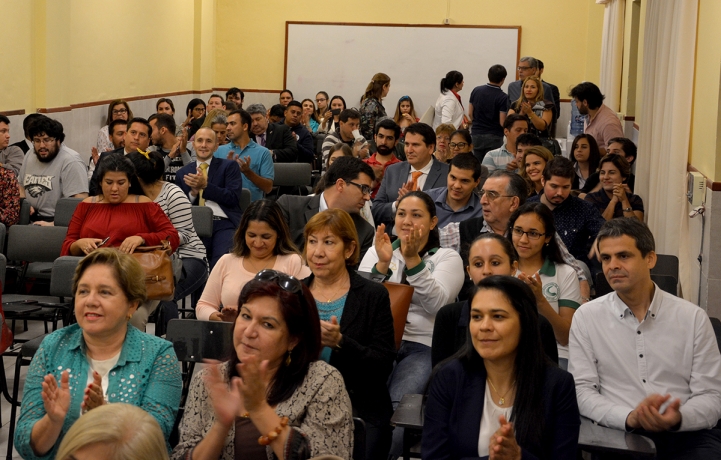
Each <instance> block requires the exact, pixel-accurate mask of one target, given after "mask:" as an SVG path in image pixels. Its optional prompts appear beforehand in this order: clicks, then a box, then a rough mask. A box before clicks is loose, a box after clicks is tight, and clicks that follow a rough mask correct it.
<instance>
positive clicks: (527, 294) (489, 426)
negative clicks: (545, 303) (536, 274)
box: [421, 275, 581, 460]
mask: <svg viewBox="0 0 721 460" xmlns="http://www.w3.org/2000/svg"><path fill="white" fill-rule="evenodd" d="M468 302H469V304H470V314H469V324H468V327H467V333H468V336H469V337H470V338H469V340H468V341H467V342H466V343H465V345H464V347H463V349H462V350H461V351H459V353H458V354H457V355H455V356H454V358H453V359H451V360H449V361H447V362H445V363H442V364H441V365H439V366H438V367H437V368H436V369H435V370H434V374H433V377H432V378H431V382H430V384H429V388H428V399H427V401H426V406H425V411H424V417H425V420H424V423H423V438H422V441H421V443H422V445H421V453H422V458H423V459H439V458H443V459H461V458H476V459H479V458H483V459H489V458H490V459H492V460H501V459H504V460H511V459H513V460H521V459H538V460H573V459H575V458H577V455H578V454H577V449H578V435H579V432H580V428H581V418H580V415H579V410H578V403H577V402H576V388H575V384H574V381H573V376H572V375H571V374H569V373H568V372H566V371H564V370H561V369H559V368H558V367H557V366H556V365H555V364H553V363H552V362H551V361H550V360H549V359H548V358H547V357H546V356H544V354H543V351H542V349H541V347H540V342H541V338H540V334H539V330H540V329H539V325H538V319H539V315H538V311H537V309H536V305H535V304H536V302H535V299H534V294H533V293H532V292H531V289H529V288H528V286H526V285H525V284H524V283H523V282H521V281H520V280H518V279H515V278H513V277H510V276H497V275H495V276H489V277H487V278H484V279H482V280H481V281H480V282H479V283H478V286H477V287H476V288H475V289H474V290H473V291H472V292H471V295H470V298H469V300H468Z"/></svg>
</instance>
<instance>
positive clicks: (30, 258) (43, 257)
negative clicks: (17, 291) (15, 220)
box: [7, 225, 68, 285]
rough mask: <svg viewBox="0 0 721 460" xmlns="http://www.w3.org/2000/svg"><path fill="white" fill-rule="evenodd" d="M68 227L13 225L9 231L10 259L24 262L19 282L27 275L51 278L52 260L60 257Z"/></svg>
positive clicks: (8, 256)
mask: <svg viewBox="0 0 721 460" xmlns="http://www.w3.org/2000/svg"><path fill="white" fill-rule="evenodd" d="M67 231H68V229H67V227H44V226H40V225H13V226H12V227H10V231H9V232H8V251H7V258H8V260H13V261H21V262H23V268H22V270H21V273H20V276H19V284H20V285H21V284H22V280H23V279H24V278H25V277H26V276H27V277H33V278H45V279H49V278H50V272H51V270H52V262H53V261H55V259H57V258H58V257H60V250H61V249H62V246H63V241H64V240H65V234H66V233H67Z"/></svg>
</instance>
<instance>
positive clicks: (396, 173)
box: [371, 123, 448, 232]
mask: <svg viewBox="0 0 721 460" xmlns="http://www.w3.org/2000/svg"><path fill="white" fill-rule="evenodd" d="M435 150H436V133H435V132H434V131H433V128H431V127H430V126H428V125H427V124H425V123H413V124H412V125H410V126H409V127H408V128H406V138H405V153H406V161H402V162H400V163H396V164H393V165H390V166H388V168H386V172H385V174H384V176H383V182H381V187H380V189H378V194H376V197H375V198H374V199H373V207H372V208H371V211H372V212H373V220H374V221H375V224H376V225H379V224H386V231H388V232H390V231H391V229H392V228H393V224H394V222H395V215H396V201H397V200H398V198H399V196H398V190H399V189H401V188H403V189H405V190H407V191H412V190H422V191H426V190H430V189H433V188H438V187H446V181H447V179H448V165H447V164H445V163H441V162H440V161H437V160H435V159H434V158H433V152H434V151H435Z"/></svg>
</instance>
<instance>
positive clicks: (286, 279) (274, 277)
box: [255, 269, 303, 294]
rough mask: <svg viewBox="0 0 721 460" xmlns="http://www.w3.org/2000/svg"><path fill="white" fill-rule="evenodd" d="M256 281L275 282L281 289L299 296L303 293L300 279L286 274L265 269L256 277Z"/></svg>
mask: <svg viewBox="0 0 721 460" xmlns="http://www.w3.org/2000/svg"><path fill="white" fill-rule="evenodd" d="M255 279H256V280H258V281H275V282H276V283H277V284H278V286H280V288H281V289H283V290H284V291H286V292H291V293H293V294H298V293H299V292H303V287H302V286H301V283H300V280H299V279H298V278H295V277H292V276H290V275H286V274H285V273H281V272H277V271H275V270H271V269H265V270H261V271H259V272H258V273H257V274H256V275H255Z"/></svg>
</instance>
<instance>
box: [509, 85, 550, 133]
mask: <svg viewBox="0 0 721 460" xmlns="http://www.w3.org/2000/svg"><path fill="white" fill-rule="evenodd" d="M514 113H519V114H521V115H525V116H526V117H527V118H528V122H529V123H528V132H529V133H531V134H535V135H536V136H538V137H540V138H542V139H548V138H549V131H550V127H551V122H552V121H553V102H552V101H550V100H545V99H544V94H543V84H542V82H541V79H540V78H538V77H535V76H531V77H526V79H525V80H523V91H521V96H520V97H519V98H518V100H517V101H515V102H513V103H512V104H511V108H510V110H508V115H511V114H514Z"/></svg>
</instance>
